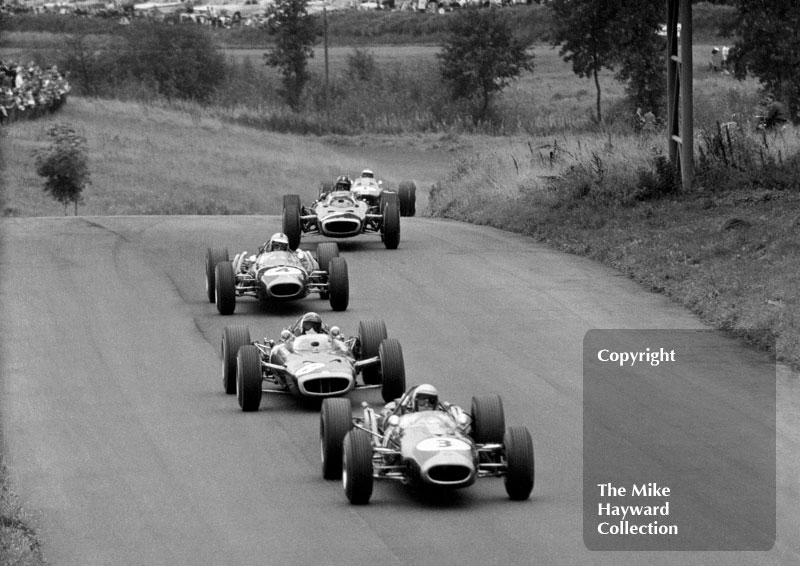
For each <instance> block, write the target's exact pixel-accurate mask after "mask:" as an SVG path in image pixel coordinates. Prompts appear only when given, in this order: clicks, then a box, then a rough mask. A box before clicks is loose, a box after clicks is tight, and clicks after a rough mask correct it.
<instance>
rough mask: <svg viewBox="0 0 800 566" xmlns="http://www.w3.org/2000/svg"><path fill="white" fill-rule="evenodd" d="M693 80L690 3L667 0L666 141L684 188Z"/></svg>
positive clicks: (688, 173)
mask: <svg viewBox="0 0 800 566" xmlns="http://www.w3.org/2000/svg"><path fill="white" fill-rule="evenodd" d="M679 26H680V44H679V42H678V28H679ZM679 45H680V49H678V46H679ZM693 80H694V79H693V71H692V3H691V0H667V143H668V146H669V158H670V161H671V162H672V163H673V164H674V165H675V168H676V169H678V168H679V169H680V173H681V185H682V186H683V188H684V189H690V188H691V186H692V181H693V179H694V97H693V94H692V82H693Z"/></svg>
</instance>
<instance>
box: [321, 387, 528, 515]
mask: <svg viewBox="0 0 800 566" xmlns="http://www.w3.org/2000/svg"><path fill="white" fill-rule="evenodd" d="M362 407H363V414H362V416H360V417H356V418H353V416H352V411H351V408H350V403H349V401H348V400H347V399H325V400H324V401H323V403H322V412H321V414H320V453H321V456H322V475H323V477H324V478H325V479H337V478H340V477H341V478H342V484H343V486H344V492H345V496H346V497H347V499H348V500H349V501H350V503H352V504H356V505H359V504H366V503H368V502H369V500H370V497H371V496H372V488H373V482H374V480H395V481H399V482H402V483H404V484H410V485H415V486H418V487H426V488H430V489H458V488H463V487H467V486H469V485H472V484H473V483H474V482H475V480H476V478H484V477H503V478H504V479H505V488H506V493H507V494H508V496H509V498H511V499H513V500H524V499H527V498H528V497H529V496H530V493H531V491H532V490H533V484H534V455H533V441H532V440H531V435H530V433H529V432H528V429H527V428H525V427H523V426H512V427H508V428H505V416H504V413H503V403H502V400H501V399H500V397H499V396H497V395H486V396H479V397H473V398H472V409H471V412H470V413H469V414H468V413H466V412H465V411H463V410H462V409H461V408H460V407H458V406H456V405H452V404H449V403H444V402H440V401H439V399H438V393H437V391H436V389H435V388H434V387H433V386H432V385H428V384H423V385H418V386H416V387H412V388H411V389H409V390H408V391H407V392H406V393H405V394H404V395H403V396H402V398H400V399H399V400H398V401H393V402H390V403H388V404H387V405H386V406H385V408H384V409H383V410H381V411H376V410H375V409H373V408H372V407H371V406H370V405H369V404H367V403H366V402H365V403H362Z"/></svg>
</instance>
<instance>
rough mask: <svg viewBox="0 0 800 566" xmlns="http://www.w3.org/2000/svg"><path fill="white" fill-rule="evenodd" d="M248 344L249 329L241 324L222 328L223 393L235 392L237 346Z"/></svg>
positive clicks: (230, 393)
mask: <svg viewBox="0 0 800 566" xmlns="http://www.w3.org/2000/svg"><path fill="white" fill-rule="evenodd" d="M248 344H250V329H249V328H247V327H246V326H244V325H242V324H234V325H232V326H226V327H225V328H223V329H222V387H224V388H225V393H227V394H228V395H233V394H234V393H236V355H237V354H238V353H239V348H241V347H242V346H247V345H248Z"/></svg>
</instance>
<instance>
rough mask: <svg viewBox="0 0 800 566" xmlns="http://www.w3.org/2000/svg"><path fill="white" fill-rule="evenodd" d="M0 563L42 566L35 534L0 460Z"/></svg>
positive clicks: (17, 565) (42, 562) (16, 565)
mask: <svg viewBox="0 0 800 566" xmlns="http://www.w3.org/2000/svg"><path fill="white" fill-rule="evenodd" d="M0 564H6V565H8V566H12V565H13V566H41V565H43V564H45V561H44V558H43V557H42V553H41V548H40V545H39V540H38V538H37V536H36V532H35V531H34V529H33V528H32V527H31V526H30V521H29V520H28V519H27V517H25V513H24V511H23V509H22V505H21V504H20V503H19V500H18V499H17V496H16V495H15V494H14V492H13V491H11V486H10V485H9V480H8V470H7V469H6V467H5V465H4V464H3V463H2V460H0Z"/></svg>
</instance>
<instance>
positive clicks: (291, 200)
mask: <svg viewBox="0 0 800 566" xmlns="http://www.w3.org/2000/svg"><path fill="white" fill-rule="evenodd" d="M365 173H371V172H369V170H367V171H365V172H363V173H362V177H360V178H358V179H356V182H355V183H352V182H351V181H350V179H349V178H348V177H346V176H340V177H339V179H338V180H337V182H336V185H335V186H333V187H331V186H330V185H328V184H325V183H323V184H322V185H321V187H320V191H319V195H318V197H317V200H315V201H314V202H313V203H311V204H310V205H308V206H303V205H302V204H301V201H300V197H299V195H296V194H294V195H284V197H283V211H282V222H283V231H284V233H285V234H286V235H287V236H288V237H289V242H290V245H291V247H292V249H296V248H297V246H299V245H300V238H301V236H302V234H303V233H307V234H320V235H322V236H326V237H329V238H350V237H353V236H357V235H359V234H379V235H380V237H381V241H382V242H383V244H384V245H385V246H386V248H387V249H390V250H393V249H396V248H397V246H398V245H399V244H400V216H401V215H403V213H404V212H405V213H406V214H407V215H409V216H410V215H413V212H414V210H415V206H416V205H415V201H416V186H415V185H414V184H413V183H411V182H405V183H401V185H400V188H401V191H400V192H393V191H387V190H384V189H383V187H382V184H381V183H380V182H379V181H376V180H375V179H374V177H365V176H364V174H365Z"/></svg>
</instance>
